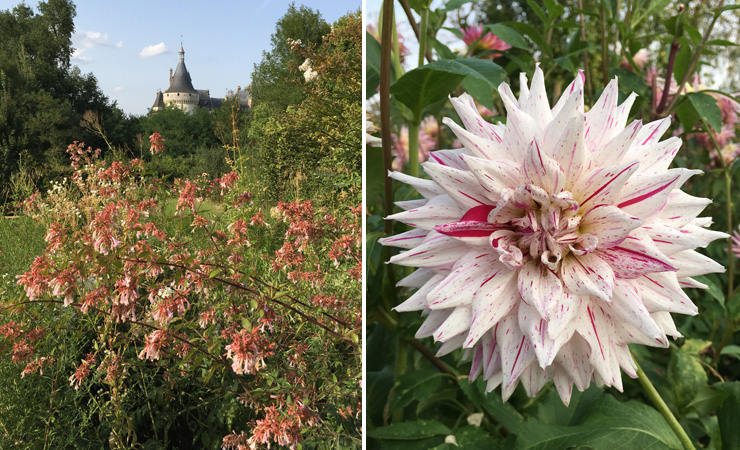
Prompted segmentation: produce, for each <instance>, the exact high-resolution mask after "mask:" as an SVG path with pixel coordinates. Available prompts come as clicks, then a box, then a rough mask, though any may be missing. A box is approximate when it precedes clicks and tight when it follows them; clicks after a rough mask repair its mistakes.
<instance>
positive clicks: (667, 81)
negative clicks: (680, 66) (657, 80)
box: [655, 39, 680, 114]
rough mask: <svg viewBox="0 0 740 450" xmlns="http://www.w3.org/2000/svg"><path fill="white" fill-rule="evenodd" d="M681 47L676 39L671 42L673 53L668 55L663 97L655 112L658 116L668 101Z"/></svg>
mask: <svg viewBox="0 0 740 450" xmlns="http://www.w3.org/2000/svg"><path fill="white" fill-rule="evenodd" d="M679 47H680V44H679V42H678V39H674V40H673V42H671V51H670V54H669V55H668V68H667V69H666V73H665V87H664V88H663V95H662V96H661V98H660V103H659V104H658V109H657V110H656V111H655V113H656V114H662V113H663V110H664V108H665V104H666V102H667V101H668V92H669V91H670V90H671V89H670V88H671V79H672V78H673V65H674V64H675V63H676V54H677V53H678V48H679Z"/></svg>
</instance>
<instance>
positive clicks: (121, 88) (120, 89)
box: [113, 86, 123, 92]
mask: <svg viewBox="0 0 740 450" xmlns="http://www.w3.org/2000/svg"><path fill="white" fill-rule="evenodd" d="M113 90H114V91H116V92H121V91H122V90H123V86H116V87H115V88H114V89H113Z"/></svg>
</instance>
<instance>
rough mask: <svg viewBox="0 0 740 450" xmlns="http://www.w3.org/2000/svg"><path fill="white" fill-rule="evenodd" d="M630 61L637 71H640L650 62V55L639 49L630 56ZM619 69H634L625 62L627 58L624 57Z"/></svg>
mask: <svg viewBox="0 0 740 450" xmlns="http://www.w3.org/2000/svg"><path fill="white" fill-rule="evenodd" d="M632 61H633V62H634V63H635V65H636V66H637V68H638V69H640V70H642V69H644V68H645V66H646V65H647V63H648V62H649V61H650V53H649V52H648V51H647V50H646V49H644V48H641V49H640V50H638V51H637V52H636V53H635V54H634V55H632ZM619 67H621V68H623V69H628V70H633V69H634V67H632V64H630V63H629V61H627V57H625V56H622V61H621V62H620V64H619ZM633 71H634V70H633Z"/></svg>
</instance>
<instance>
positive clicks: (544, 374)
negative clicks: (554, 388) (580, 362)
mask: <svg viewBox="0 0 740 450" xmlns="http://www.w3.org/2000/svg"><path fill="white" fill-rule="evenodd" d="M547 112H550V110H549V109H548V110H547ZM551 372H552V369H550V368H548V369H544V368H541V367H539V366H538V365H537V364H536V363H535V362H532V363H530V364H529V366H527V368H526V369H524V370H523V371H522V374H521V375H520V376H519V380H520V382H521V383H522V387H524V391H525V392H526V393H527V395H528V396H530V397H534V396H535V395H537V394H538V393H539V392H540V390H541V389H542V387H543V386H544V385H545V384H546V383H547V382H548V381H549V380H550V378H551V375H550V373H551Z"/></svg>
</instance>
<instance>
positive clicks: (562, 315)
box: [547, 291, 584, 339]
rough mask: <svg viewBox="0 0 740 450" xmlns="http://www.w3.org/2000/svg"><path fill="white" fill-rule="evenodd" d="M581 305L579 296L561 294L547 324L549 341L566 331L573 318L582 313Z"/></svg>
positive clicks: (581, 301)
mask: <svg viewBox="0 0 740 450" xmlns="http://www.w3.org/2000/svg"><path fill="white" fill-rule="evenodd" d="M583 305H584V302H583V297H581V296H580V295H575V294H571V293H570V292H568V291H564V292H563V298H562V300H561V301H560V304H559V305H557V306H556V307H555V309H554V310H553V311H552V312H551V313H550V320H549V321H548V322H547V334H548V336H550V339H555V337H557V336H558V335H561V334H563V333H564V330H567V329H568V327H569V326H570V325H571V323H572V322H573V320H574V319H575V317H576V316H577V315H579V314H581V313H583V309H584V306H583ZM566 334H567V332H566Z"/></svg>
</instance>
